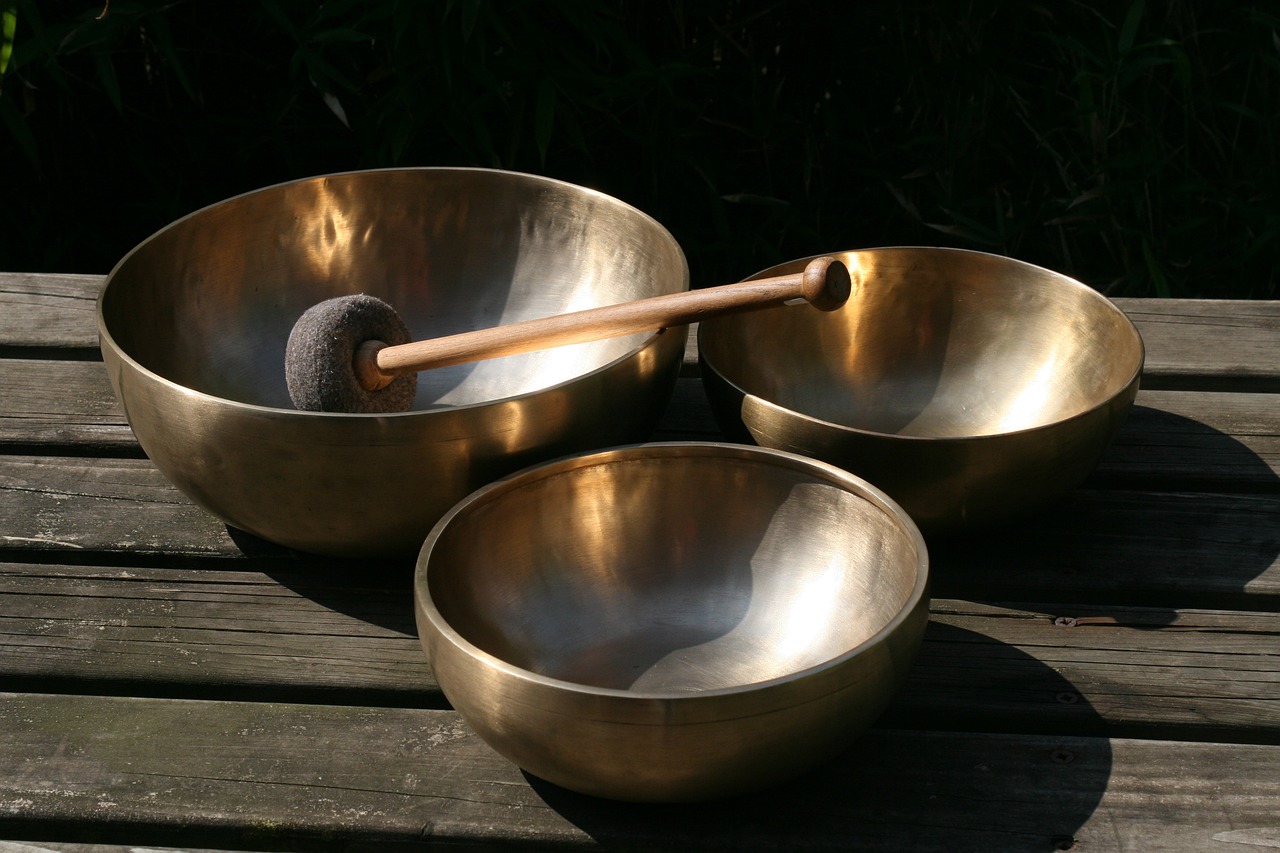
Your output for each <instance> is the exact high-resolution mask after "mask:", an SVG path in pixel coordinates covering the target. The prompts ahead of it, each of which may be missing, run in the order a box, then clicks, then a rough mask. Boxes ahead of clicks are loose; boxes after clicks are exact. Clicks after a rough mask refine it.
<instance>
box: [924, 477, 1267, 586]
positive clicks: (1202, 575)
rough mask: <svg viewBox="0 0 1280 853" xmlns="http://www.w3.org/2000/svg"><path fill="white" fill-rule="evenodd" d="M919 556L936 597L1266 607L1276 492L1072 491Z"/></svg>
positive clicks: (934, 545) (935, 545)
mask: <svg viewBox="0 0 1280 853" xmlns="http://www.w3.org/2000/svg"><path fill="white" fill-rule="evenodd" d="M929 552H930V558H931V559H932V560H933V565H934V572H933V579H934V581H935V587H934V589H935V594H937V595H939V596H941V597H948V598H969V599H985V600H1003V601H1010V600H1021V601H1082V602H1113V603H1116V604H1134V605H1143V604H1145V605H1149V606H1160V607H1179V606H1182V607H1227V608H1242V609H1254V608H1275V607H1276V606H1277V604H1278V603H1280V495H1275V494H1268V495H1227V494H1193V493H1185V494H1183V493H1149V492H1136V491H1120V490H1114V491H1113V490H1091V489H1081V490H1078V491H1076V492H1075V493H1073V494H1072V495H1071V496H1070V497H1069V498H1067V499H1066V500H1064V501H1063V502H1062V503H1061V504H1059V505H1058V506H1057V507H1054V508H1052V509H1050V510H1048V511H1046V512H1043V513H1041V514H1039V515H1037V516H1036V517H1034V518H1032V519H1029V520H1027V521H1024V522H1020V523H1017V524H1013V525H1010V526H1008V527H1004V528H1000V529H996V530H991V531H988V532H985V533H980V534H974V535H971V536H967V537H957V538H954V539H933V540H931V541H930V542H929Z"/></svg>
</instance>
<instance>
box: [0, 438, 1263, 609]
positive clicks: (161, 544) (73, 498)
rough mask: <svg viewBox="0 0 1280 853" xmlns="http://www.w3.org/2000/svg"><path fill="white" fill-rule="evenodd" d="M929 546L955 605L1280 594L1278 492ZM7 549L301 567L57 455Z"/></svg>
mask: <svg viewBox="0 0 1280 853" xmlns="http://www.w3.org/2000/svg"><path fill="white" fill-rule="evenodd" d="M930 547H931V552H932V554H933V557H934V561H935V573H934V577H935V581H936V583H937V587H936V589H937V590H938V594H940V595H944V596H947V597H975V596H976V597H986V598H994V599H1002V600H1010V599H1020V600H1055V601H1056V600H1065V601H1071V600H1082V599H1081V598H1080V596H1084V599H1083V600H1086V601H1096V600H1099V597H1100V596H1104V595H1110V596H1115V599H1114V600H1115V601H1116V602H1117V603H1128V604H1142V603H1158V604H1162V605H1163V604H1169V605H1172V606H1178V605H1179V604H1181V605H1184V606H1196V605H1201V606H1204V605H1211V606H1237V604H1238V603H1242V602H1245V601H1248V600H1253V601H1254V602H1255V603H1254V604H1253V605H1250V606H1254V607H1258V606H1265V604H1263V602H1267V601H1270V602H1273V603H1274V602H1275V601H1276V600H1277V596H1280V494H1275V493H1270V494H1257V495H1254V494H1241V495H1231V494H1203V493H1179V492H1172V493H1146V492H1134V491H1124V490H1109V489H1108V490H1102V489H1081V490H1077V491H1076V492H1075V493H1074V494H1073V495H1072V496H1071V497H1070V498H1069V499H1067V500H1066V501H1064V502H1063V503H1062V504H1061V505H1060V506H1058V507H1056V508H1054V509H1052V510H1049V511H1047V512H1045V513H1042V514H1041V515H1039V516H1037V517H1036V518H1034V519H1032V520H1031V521H1029V522H1026V523H1022V524H1019V525H1016V526H1015V527H1013V528H1011V529H1005V530H999V531H993V532H990V533H986V534H981V535H974V536H970V537H966V538H963V539H959V540H953V541H948V540H937V541H933V542H931V543H930ZM6 550H7V551H10V552H12V551H22V552H42V553H46V554H59V553H61V554H74V553H83V552H94V553H97V554H115V555H138V554H165V555H167V556H168V557H170V558H177V557H184V556H192V557H194V556H208V557H221V558H242V557H244V556H246V555H248V556H253V557H255V558H262V559H267V560H278V561H280V562H281V563H283V564H286V565H287V564H288V563H289V562H290V561H294V560H297V559H300V558H299V556H298V555H297V554H295V553H294V552H292V551H288V550H286V549H283V548H279V547H277V546H273V545H271V544H269V543H265V542H262V541H261V540H258V539H256V538H254V537H251V536H248V535H247V534H241V533H239V532H237V531H231V530H228V529H227V527H226V526H225V525H224V524H222V523H221V522H219V521H218V520H217V519H215V518H214V517H213V516H211V515H209V514H207V513H206V512H204V511H203V510H201V509H199V508H197V507H195V506H194V505H193V504H191V503H190V502H189V501H188V500H187V499H186V498H185V497H184V496H183V495H182V494H181V493H180V492H178V490H177V489H175V488H174V487H173V486H172V485H170V484H169V483H168V481H166V480H165V479H164V477H163V476H162V475H161V474H160V472H159V471H158V470H156V468H155V467H154V466H153V465H152V464H151V463H150V461H149V460H146V459H80V458H75V457H52V456H4V455H0V554H2V553H4V552H5V551H6ZM1204 596H1210V597H1211V600H1210V599H1206V598H1204Z"/></svg>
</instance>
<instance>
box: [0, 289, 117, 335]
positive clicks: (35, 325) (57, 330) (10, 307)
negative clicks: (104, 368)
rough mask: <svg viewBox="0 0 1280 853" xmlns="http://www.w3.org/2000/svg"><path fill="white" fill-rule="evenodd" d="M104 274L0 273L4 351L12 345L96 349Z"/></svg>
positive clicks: (0, 332)
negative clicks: (98, 307)
mask: <svg viewBox="0 0 1280 853" xmlns="http://www.w3.org/2000/svg"><path fill="white" fill-rule="evenodd" d="M105 281H106V279H105V278H104V277H103V276H100V275H55V274H50V273H0V301H3V303H4V309H5V310H4V311H3V312H0V351H2V350H3V349H5V348H9V347H27V348H41V349H74V350H96V349H97V348H98V326H97V319H96V311H97V301H98V293H99V291H101V289H102V285H103V283H104V282H105Z"/></svg>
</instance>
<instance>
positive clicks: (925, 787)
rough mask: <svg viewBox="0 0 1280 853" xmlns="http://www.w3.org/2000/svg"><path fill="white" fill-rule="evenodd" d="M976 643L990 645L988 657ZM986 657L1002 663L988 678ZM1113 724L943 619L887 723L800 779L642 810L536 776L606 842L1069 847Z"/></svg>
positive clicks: (1059, 683) (1088, 808) (1032, 667)
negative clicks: (1107, 724) (727, 796)
mask: <svg viewBox="0 0 1280 853" xmlns="http://www.w3.org/2000/svg"><path fill="white" fill-rule="evenodd" d="M975 648H980V649H983V650H984V651H981V652H980V653H979V655H977V656H976V657H975V656H974V655H973V650H974V649H975ZM975 659H977V660H981V659H986V660H988V661H991V660H998V661H999V666H998V667H996V668H993V667H990V666H988V667H986V668H987V670H988V672H987V673H986V674H983V673H982V671H981V670H982V666H981V664H976V665H975V664H974V663H973V660H975ZM966 673H970V674H971V675H966ZM1066 696H1070V697H1073V698H1072V699H1071V701H1069V702H1068V701H1065V700H1064V698H1063V697H1066ZM1103 729H1104V723H1103V721H1102V720H1101V718H1100V717H1099V715H1098V714H1097V712H1096V711H1095V710H1094V709H1093V708H1092V707H1091V706H1090V704H1089V703H1088V701H1087V700H1085V699H1084V698H1083V697H1082V696H1081V695H1080V693H1079V692H1078V691H1077V690H1076V688H1075V687H1074V686H1073V685H1072V684H1071V682H1069V681H1068V680H1066V679H1065V678H1063V677H1062V676H1061V675H1059V674H1058V673H1056V672H1055V671H1054V670H1053V669H1051V668H1050V667H1048V666H1046V665H1045V664H1043V663H1041V662H1039V661H1037V660H1035V659H1034V658H1032V657H1031V656H1029V655H1027V654H1025V653H1024V652H1022V651H1020V650H1018V649H1016V648H1014V647H1013V646H1010V645H1008V644H1006V643H1002V642H1000V641H997V640H993V639H991V638H990V637H986V636H984V635H981V634H978V633H975V632H973V631H968V630H964V629H961V628H956V627H952V626H948V625H941V624H938V623H931V624H930V625H929V630H928V633H927V635H926V641H925V648H924V651H923V652H922V653H921V658H920V660H919V661H918V662H917V664H916V667H915V668H914V669H913V670H912V675H911V677H910V678H909V679H908V682H907V685H906V686H905V687H904V689H903V690H902V692H901V694H900V695H899V697H898V698H897V699H896V700H895V701H894V703H893V704H892V705H891V706H890V707H889V709H888V710H887V711H886V712H885V713H884V714H883V715H882V717H881V718H880V720H879V721H878V723H877V724H876V726H875V727H874V728H872V729H871V730H869V731H868V732H866V733H865V734H864V735H863V736H862V737H861V738H859V740H858V741H857V742H855V743H854V745H853V746H851V747H849V748H848V749H847V750H845V751H843V752H841V753H839V754H838V755H836V756H835V757H834V758H832V759H831V760H830V761H828V762H826V763H824V764H822V765H820V766H818V767H816V768H814V769H813V770H811V771H809V772H807V773H805V774H804V775H802V776H800V777H799V778H796V779H793V780H791V781H789V782H784V783H782V784H780V785H777V786H775V787H772V788H769V789H767V790H763V791H760V792H758V793H755V794H750V795H746V796H742V797H736V798H732V799H728V800H718V801H711V802H706V803H688V804H684V803H680V804H641V803H625V802H616V801H611V800H603V799H598V798H595V797H590V796H586V795H583V794H578V793H575V792H573V791H569V790H566V789H564V788H561V787H559V786H556V785H553V784H552V783H550V782H546V781H544V780H542V779H539V778H537V777H535V776H533V775H531V774H528V773H526V774H525V778H526V779H527V781H528V782H529V784H530V786H531V787H532V788H533V790H534V792H535V793H537V794H538V795H539V796H540V797H541V798H542V800H543V802H545V803H546V805H547V806H548V807H550V808H551V809H553V810H554V811H556V812H557V813H558V814H560V815H561V816H562V817H564V818H565V819H566V820H568V821H570V822H571V823H573V824H574V825H575V826H576V827H578V828H579V829H581V830H582V831H583V832H585V833H586V834H587V835H589V836H590V837H591V839H592V840H593V841H594V842H595V843H597V844H599V845H600V846H601V847H602V848H603V849H621V848H626V849H645V850H653V849H698V850H750V849H767V850H776V849H787V850H824V849H832V850H847V849H859V850H903V849H911V850H925V851H927V850H939V851H941V850H946V851H948V853H952V851H955V850H967V849H985V850H1002V851H1010V853H1016V852H1017V851H1049V850H1065V849H1070V848H1071V846H1072V844H1073V843H1074V842H1073V838H1074V835H1075V833H1076V831H1077V830H1078V829H1079V828H1080V827H1081V826H1082V825H1083V824H1084V823H1085V822H1087V821H1088V819H1089V817H1090V816H1091V815H1092V814H1093V812H1094V810H1095V809H1096V808H1097V805H1098V803H1099V802H1100V800H1101V798H1102V795H1103V792H1104V791H1105V790H1106V787H1107V782H1108V779H1109V777H1110V774H1111V748H1110V744H1109V742H1108V740H1107V739H1106V738H1105V737H1093V736H1090V735H1091V734H1093V733H1097V732H1100V731H1102V730H1103ZM1037 731H1053V732H1070V734H1065V735H1064V734H1053V735H1040V734H1036V732H1037ZM1010 732H1014V733H1017V734H1009V733H1010Z"/></svg>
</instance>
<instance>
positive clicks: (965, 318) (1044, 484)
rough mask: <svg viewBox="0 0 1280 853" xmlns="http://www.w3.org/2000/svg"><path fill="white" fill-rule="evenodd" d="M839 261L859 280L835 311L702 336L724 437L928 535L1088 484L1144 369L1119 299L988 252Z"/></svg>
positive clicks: (757, 321)
mask: <svg viewBox="0 0 1280 853" xmlns="http://www.w3.org/2000/svg"><path fill="white" fill-rule="evenodd" d="M835 257H836V258H838V259H839V260H842V261H844V263H845V264H846V265H847V266H848V268H849V271H850V274H851V277H852V279H853V282H854V293H853V295H852V296H851V297H850V299H849V301H848V302H847V303H846V304H845V305H844V306H843V307H842V308H841V309H839V310H837V311H832V312H830V313H822V312H817V311H808V312H806V311H802V310H796V309H794V308H784V309H782V310H779V311H774V312H771V313H770V315H769V317H768V318H763V317H752V316H749V315H740V316H737V317H724V318H716V319H711V320H708V321H706V322H704V323H702V324H701V326H700V327H699V332H698V347H699V359H700V366H701V372H702V379H703V383H704V386H705V388H706V391H707V395H708V397H709V399H710V400H711V404H712V409H713V411H714V412H715V414H716V418H717V420H718V421H719V423H720V425H721V427H722V428H723V430H724V431H725V432H726V434H727V435H728V436H730V437H731V438H733V439H735V440H739V441H748V442H755V443H758V444H760V445H762V446H766V447H774V448H780V449H783V450H788V451H792V452H796V453H801V454H804V455H807V456H812V457H814V458H817V459H822V460H825V461H827V462H830V463H832V464H834V465H837V466H839V467H841V468H845V469H847V470H849V471H852V472H854V473H856V474H858V475H860V476H862V477H864V478H865V479H867V480H868V481H870V482H871V483H874V484H875V485H876V486H878V487H880V488H881V489H883V490H884V491H885V492H887V493H888V494H889V495H890V496H892V497H893V498H894V499H895V500H896V501H897V502H898V503H899V504H901V506H902V507H903V508H904V509H905V510H906V511H907V513H908V514H909V515H910V516H911V517H912V518H913V519H914V520H915V521H916V523H917V524H918V525H919V526H920V528H921V529H922V530H923V531H924V532H925V533H926V534H934V533H943V534H945V533H958V532H967V531H972V530H974V529H978V528H982V527H986V526H990V525H995V524H999V523H1001V522H1005V521H1008V520H1010V519H1013V518H1018V517H1021V516H1024V515H1027V514H1030V513H1033V512H1035V511H1037V510H1042V509H1044V508H1045V507H1046V506H1048V505H1050V504H1052V503H1053V502H1054V501H1055V500H1058V499H1060V498H1061V497H1062V496H1063V495H1064V494H1066V493H1067V492H1069V491H1070V490H1072V489H1074V488H1075V487H1077V486H1078V485H1079V484H1080V483H1081V482H1082V481H1083V480H1084V479H1085V478H1086V477H1087V476H1088V475H1089V473H1090V472H1091V471H1092V470H1093V469H1094V467H1095V466H1096V465H1097V462H1098V460H1099V458H1100V457H1101V455H1102V453H1103V451H1104V449H1105V448H1106V446H1107V445H1108V443H1109V442H1110V441H1111V440H1112V438H1113V437H1114V436H1115V434H1116V432H1117V431H1118V430H1119V428H1120V426H1121V424H1122V422H1123V421H1124V418H1125V417H1126V415H1127V413H1128V411H1129V409H1130V408H1131V407H1132V404H1133V400H1134V397H1135V395H1136V394H1137V391H1138V381H1139V377H1140V376H1141V373H1142V364H1143V344H1142V339H1141V337H1140V336H1139V334H1138V331H1137V329H1136V328H1134V326H1133V323H1131V322H1130V321H1129V319H1128V318H1127V317H1125V315H1124V314H1123V313H1122V312H1121V311H1120V310H1119V309H1118V308H1116V307H1115V306H1114V305H1113V304H1112V303H1111V302H1110V301H1108V300H1107V299H1106V298H1105V297H1103V296H1102V295H1101V294H1099V293H1098V292H1097V291H1095V290H1093V289H1091V288H1089V287H1087V286H1086V285H1084V284H1082V283H1080V282H1078V281H1075V280H1074V279H1071V278H1068V277H1066V276H1064V275H1060V274H1058V273H1055V272H1051V271H1049V270H1046V269H1042V268H1040V267H1037V266H1033V265H1031V264H1028V263H1023V262H1020V261H1016V260H1011V259H1009V258H1005V257H998V256H995V255H989V254H984V253H980V252H972V251H965V250H958V249H939V248H910V247H907V248H884V249H870V250H865V251H854V252H846V253H843V254H836V255H835ZM804 264H805V261H804V260H797V261H793V262H790V263H787V264H782V265H780V266H777V267H774V268H772V269H770V270H766V271H763V272H761V273H759V274H758V276H769V275H779V274H783V273H786V272H788V271H791V270H793V269H802V268H803V267H804Z"/></svg>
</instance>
